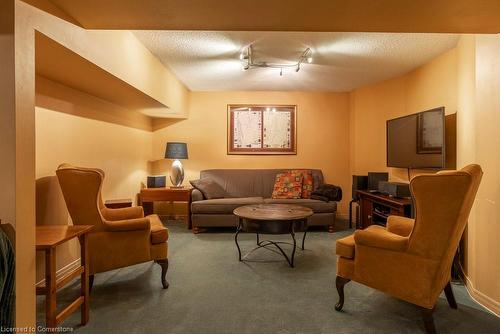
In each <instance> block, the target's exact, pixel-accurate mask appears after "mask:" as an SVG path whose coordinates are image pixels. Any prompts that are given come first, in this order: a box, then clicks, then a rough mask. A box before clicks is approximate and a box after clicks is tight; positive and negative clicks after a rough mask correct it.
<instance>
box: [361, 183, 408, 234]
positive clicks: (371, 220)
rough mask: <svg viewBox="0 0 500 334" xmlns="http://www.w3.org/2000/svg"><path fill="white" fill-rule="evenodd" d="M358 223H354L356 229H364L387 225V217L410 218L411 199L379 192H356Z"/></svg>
mask: <svg viewBox="0 0 500 334" xmlns="http://www.w3.org/2000/svg"><path fill="white" fill-rule="evenodd" d="M357 194H358V196H359V206H360V212H361V215H360V221H359V222H356V228H358V229H365V228H367V227H368V226H370V225H382V226H385V225H386V224H387V217H389V216H403V217H411V216H412V200H411V198H396V197H391V196H389V195H384V194H382V193H379V192H376V193H374V192H370V191H368V190H358V191H357Z"/></svg>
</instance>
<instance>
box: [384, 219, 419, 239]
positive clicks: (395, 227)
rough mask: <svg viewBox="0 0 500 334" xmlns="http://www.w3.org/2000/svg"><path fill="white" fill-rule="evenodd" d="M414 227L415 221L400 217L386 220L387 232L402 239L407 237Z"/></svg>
mask: <svg viewBox="0 0 500 334" xmlns="http://www.w3.org/2000/svg"><path fill="white" fill-rule="evenodd" d="M414 225H415V219H411V218H406V217H401V216H389V218H387V231H389V232H391V233H394V234H397V235H400V236H402V237H408V236H409V235H410V234H411V232H412V231H413V226H414Z"/></svg>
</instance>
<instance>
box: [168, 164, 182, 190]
mask: <svg viewBox="0 0 500 334" xmlns="http://www.w3.org/2000/svg"><path fill="white" fill-rule="evenodd" d="M183 181H184V168H182V163H181V162H180V160H178V159H175V160H174V161H173V162H172V168H171V169H170V182H172V186H173V187H174V188H179V187H182V182H183Z"/></svg>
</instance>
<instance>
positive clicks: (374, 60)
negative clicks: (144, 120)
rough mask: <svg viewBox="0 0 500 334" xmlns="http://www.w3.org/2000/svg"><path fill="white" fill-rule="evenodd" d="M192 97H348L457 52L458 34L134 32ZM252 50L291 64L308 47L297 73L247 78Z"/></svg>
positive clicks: (256, 73)
mask: <svg viewBox="0 0 500 334" xmlns="http://www.w3.org/2000/svg"><path fill="white" fill-rule="evenodd" d="M134 34H135V35H136V36H137V37H138V38H139V40H140V41H141V42H142V43H143V44H144V45H145V46H146V47H147V48H148V49H149V50H151V52H152V53H153V54H155V55H156V56H157V57H158V58H159V59H160V60H161V61H162V62H163V63H164V64H165V65H166V66H168V67H169V68H171V69H172V71H173V72H174V73H175V75H176V76H177V77H178V78H179V79H180V80H181V81H182V82H183V83H184V84H186V85H187V86H188V87H189V89H191V90H193V91H216V90H290V91H292V90H308V91H336V92H342V91H350V90H353V89H355V88H358V87H361V86H363V85H367V84H370V83H374V82H378V81H382V80H385V79H389V78H392V77H395V76H398V75H401V74H404V73H406V72H409V71H411V70H413V69H415V68H417V67H418V66H420V65H422V64H425V63H426V62H428V61H429V60H431V59H433V58H435V57H436V56H438V55H440V54H442V53H443V52H445V51H447V50H449V49H451V48H453V47H454V46H455V45H456V43H457V39H458V36H457V35H454V34H407V33H315V32H202V31H134ZM250 44H251V45H252V49H253V53H254V60H255V61H272V62H276V61H280V62H294V61H296V60H297V59H298V57H299V56H300V54H301V53H302V52H303V51H304V49H306V48H307V47H310V48H311V49H312V50H313V58H314V60H313V62H312V64H303V66H302V67H301V70H300V72H295V71H294V70H293V69H288V70H284V73H283V76H280V75H279V70H278V69H270V68H256V69H250V70H248V71H243V70H242V61H240V60H239V54H240V53H241V51H242V50H243V49H244V48H245V47H246V46H248V45H250Z"/></svg>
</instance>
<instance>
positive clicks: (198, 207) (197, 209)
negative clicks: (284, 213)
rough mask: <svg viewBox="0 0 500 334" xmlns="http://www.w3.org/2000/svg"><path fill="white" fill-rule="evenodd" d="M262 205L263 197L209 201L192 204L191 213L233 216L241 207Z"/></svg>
mask: <svg viewBox="0 0 500 334" xmlns="http://www.w3.org/2000/svg"><path fill="white" fill-rule="evenodd" d="M262 203H264V199H263V198H262V197H241V198H217V199H207V200H204V201H197V202H193V203H191V212H192V213H225V214H232V213H233V211H234V209H236V208H237V207H239V206H242V205H249V204H262Z"/></svg>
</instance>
